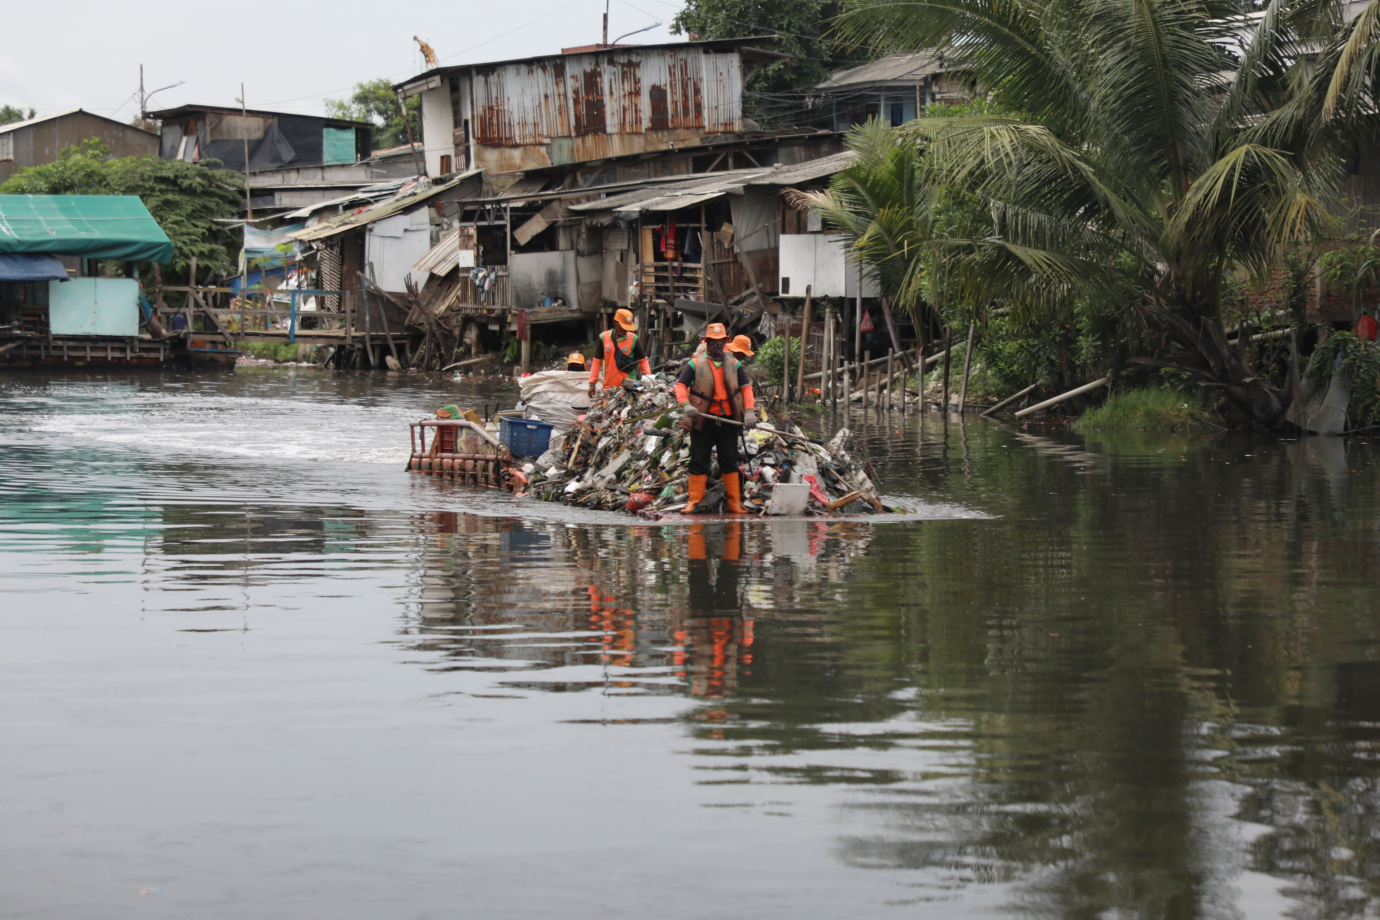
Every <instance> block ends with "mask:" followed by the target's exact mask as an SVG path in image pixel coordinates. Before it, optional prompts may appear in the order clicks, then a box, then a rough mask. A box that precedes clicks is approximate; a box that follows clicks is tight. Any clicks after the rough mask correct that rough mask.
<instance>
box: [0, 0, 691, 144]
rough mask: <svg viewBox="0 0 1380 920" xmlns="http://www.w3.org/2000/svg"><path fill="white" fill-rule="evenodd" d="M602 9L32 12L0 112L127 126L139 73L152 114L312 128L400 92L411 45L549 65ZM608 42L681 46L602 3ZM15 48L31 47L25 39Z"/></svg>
mask: <svg viewBox="0 0 1380 920" xmlns="http://www.w3.org/2000/svg"><path fill="white" fill-rule="evenodd" d="M605 2H606V0H517V2H515V0H459V2H453V3H436V2H420V0H387V2H383V3H379V2H374V3H363V2H359V0H291V2H290V3H283V2H281V0H278V2H272V3H269V2H263V0H244V2H240V3H234V4H223V5H222V4H204V5H203V4H200V3H185V2H182V3H171V2H160V0H125V2H122V3H118V4H112V3H110V2H109V0H101V2H94V0H68V2H63V3H62V4H61V10H60V16H59V19H60V23H59V24H56V26H57V27H56V28H55V23H54V18H53V17H54V12H55V10H54V8H53V7H50V6H48V5H47V4H44V3H18V2H15V3H9V4H6V7H7V8H6V10H5V28H4V33H5V37H4V38H3V39H0V105H4V104H9V105H14V106H21V107H22V108H23V109H24V110H25V111H26V112H27V111H28V109H30V108H33V109H37V110H38V114H40V115H45V114H52V113H54V112H62V111H66V110H68V109H75V108H82V109H86V110H87V111H90V112H95V113H97V114H100V115H105V116H107V117H110V118H115V119H118V120H120V121H129V120H130V119H132V118H133V117H134V116H135V115H137V114H138V110H139V104H138V95H137V94H138V90H139V65H140V64H143V65H144V84H145V89H146V91H148V92H152V91H154V90H156V89H159V88H160V87H163V86H167V85H169V84H175V83H178V82H179V81H186V82H185V83H184V84H183V85H182V86H178V87H176V88H174V89H167V90H163V91H162V92H160V93H158V95H157V96H156V97H154V98H153V99H152V101H151V102H150V103H149V108H150V109H153V110H156V109H161V108H172V107H174V106H178V105H183V104H187V103H194V104H198V105H235V104H237V103H236V102H235V99H236V97H238V96H239V95H240V83H241V82H243V83H244V92H245V97H246V103H247V105H248V106H249V108H252V109H253V108H257V109H271V110H276V111H284V112H298V113H302V114H311V115H320V114H323V113H324V108H323V104H324V103H323V100H325V99H326V98H336V99H340V98H345V97H347V96H348V95H349V94H350V91H351V88H352V87H353V86H354V84H355V83H358V82H361V81H364V80H371V79H374V78H377V77H388V78H390V79H392V80H395V81H396V80H400V79H402V78H404V77H408V76H411V75H412V74H415V73H420V72H421V71H422V70H424V69H425V67H424V66H423V65H422V56H421V54H420V53H419V52H418V50H417V43H416V42H414V41H413V40H412V37H413V36H414V35H416V36H419V37H420V38H422V39H423V40H425V41H427V42H428V43H430V44H431V46H432V47H433V48H434V49H435V50H436V55H437V57H438V58H439V59H440V62H441V63H442V64H443V65H452V64H466V63H476V62H482V61H501V60H506V59H509V58H520V57H532V56H535V55H542V54H555V53H558V52H559V51H560V50H561V48H562V47H570V46H574V45H587V44H593V43H595V42H598V41H599V38H600V28H601V17H602V16H603V13H604V4H605ZM607 2H608V3H609V38H610V39H615V38H617V37H618V36H619V35H621V34H623V33H625V32H631V31H632V30H634V29H640V28H643V27H644V26H650V25H652V24H653V23H655V22H657V21H660V22H662V23H663V24H662V25H661V26H659V27H657V28H655V29H652V30H650V31H648V32H644V33H642V34H639V35H636V36H633V37H631V38H629V39H628V43H630V44H631V43H637V44H654V43H657V42H667V41H683V40H684V38H685V37H684V36H678V35H672V34H671V33H670V29H669V23H670V21H671V19H673V18H674V17H675V15H676V12H677V10H679V9H680V7H681V5H682V4H681V3H679V2H677V0H631V2H629V0H607ZM16 36H39V38H37V39H35V40H31V41H30V40H22V39H17V38H16Z"/></svg>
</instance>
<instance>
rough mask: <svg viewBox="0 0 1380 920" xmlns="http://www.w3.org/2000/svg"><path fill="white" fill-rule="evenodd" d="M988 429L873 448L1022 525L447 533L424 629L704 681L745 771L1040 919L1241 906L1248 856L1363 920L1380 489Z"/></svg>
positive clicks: (428, 544) (478, 649)
mask: <svg viewBox="0 0 1380 920" xmlns="http://www.w3.org/2000/svg"><path fill="white" fill-rule="evenodd" d="M959 434H960V433H959V431H958V430H957V426H951V428H950V431H949V432H948V435H947V437H949V438H951V439H953V440H954V444H955V447H954V449H953V450H947V449H946V448H945V447H944V446H943V445H941V444H940V443H939V439H941V438H943V437H945V435H944V433H943V431H942V429H939V428H937V427H936V428H934V429H932V430H931V431H929V432H928V434H927V437H928V439H929V440H928V441H927V442H926V444H925V445H924V448H923V450H918V449H917V446H918V442H917V441H915V440H914V439H912V440H910V441H909V442H905V441H898V439H896V438H894V437H891V436H890V435H888V436H886V437H885V438H874V439H873V440H872V441H867V440H866V438H865V439H864V443H865V445H866V450H867V452H868V453H869V454H870V455H871V456H872V459H873V462H874V463H875V464H877V466H878V468H879V472H880V475H881V478H882V480H883V481H884V482H895V481H898V480H899V481H902V482H904V481H906V480H905V479H904V477H903V476H900V475H898V473H900V474H905V473H910V472H915V473H918V481H919V482H921V483H923V488H924V492H925V495H926V497H932V498H935V499H939V500H949V501H954V502H958V503H966V504H969V505H976V506H979V507H982V508H984V509H986V510H989V511H991V512H993V513H995V514H997V515H999V516H1000V517H999V518H998V519H997V520H993V521H976V520H960V521H936V522H926V523H918V524H914V525H907V526H904V527H887V528H877V529H875V530H874V529H873V528H871V527H870V526H868V525H856V524H847V523H843V522H832V523H829V524H827V525H826V524H823V523H822V522H820V523H809V522H803V523H802V522H768V523H762V522H754V523H751V524H743V525H741V526H738V527H725V526H724V525H722V524H718V523H712V524H710V523H707V524H704V525H699V526H697V527H696V528H693V529H685V528H672V527H663V528H647V527H635V528H634V527H629V528H617V527H612V528H603V527H601V528H575V527H566V526H561V525H554V524H553V525H538V524H520V523H516V522H512V521H495V520H485V519H458V520H457V521H456V522H455V523H454V526H452V528H451V531H452V532H444V528H433V529H431V530H428V528H429V527H432V525H431V524H430V523H428V522H425V521H419V522H418V530H419V532H420V533H419V536H418V542H419V544H421V545H423V546H424V549H423V550H422V551H421V554H420V556H419V570H420V572H421V575H420V581H421V584H422V586H423V587H422V588H421V591H422V596H421V598H420V600H421V605H420V609H421V612H422V614H423V616H424V617H425V619H424V621H423V622H424V624H425V625H423V626H421V627H417V629H418V631H419V633H421V634H422V636H423V638H422V639H421V641H422V642H423V643H424V644H425V645H426V647H428V648H432V649H435V650H437V651H439V652H441V653H442V654H444V655H445V656H447V657H448V658H449V660H451V661H452V662H453V663H454V665H455V666H457V667H459V666H464V667H484V666H486V663H487V664H492V665H494V666H498V665H500V664H503V663H505V662H506V663H507V664H508V665H512V666H518V665H520V666H522V667H524V668H549V669H560V668H564V667H568V666H573V665H599V666H600V668H601V675H603V676H601V677H600V678H599V679H600V681H602V682H605V683H608V682H612V683H613V685H623V686H634V685H638V686H641V687H642V689H643V690H644V691H651V692H663V693H664V692H675V693H685V692H688V693H690V694H692V695H695V696H697V697H700V698H702V699H704V700H705V706H703V707H701V708H698V709H696V710H694V711H693V713H692V714H690V715H688V716H687V717H686V718H687V721H688V723H689V725H690V726H691V731H692V733H693V734H694V736H695V737H696V738H697V739H700V740H702V741H703V742H704V743H705V744H706V750H713V751H714V752H715V753H718V754H720V755H727V756H728V759H720V760H719V761H717V762H718V763H722V764H724V765H725V767H728V766H730V761H731V766H732V768H734V769H741V768H750V769H751V770H752V771H753V773H754V775H755V776H759V777H762V778H763V780H764V781H776V782H783V783H811V784H817V785H824V786H835V787H843V786H847V787H850V788H851V790H852V792H851V794H850V796H849V798H848V800H847V801H848V803H849V804H848V805H847V807H846V809H845V811H846V812H848V813H849V814H851V815H855V816H856V817H857V823H858V824H859V826H858V827H855V828H854V829H853V832H851V833H849V834H847V835H844V836H841V838H840V840H839V843H838V848H837V852H838V854H839V857H840V858H841V859H842V860H843V861H845V862H847V863H848V864H850V865H853V866H858V867H885V868H891V869H897V870H904V871H906V872H908V873H911V874H912V875H913V876H914V877H915V878H917V879H919V880H920V882H919V884H922V885H935V886H941V887H942V888H944V890H949V888H951V887H953V886H957V887H958V888H962V887H965V886H970V885H975V884H982V883H988V882H992V883H1005V884H1008V885H1010V886H1011V892H1012V893H1011V897H1012V898H1013V899H1014V901H1013V906H1014V907H1015V908H1016V909H1017V910H1018V911H1019V912H1020V913H1022V914H1028V915H1032V916H1050V917H1056V916H1057V917H1100V916H1137V917H1200V916H1219V915H1220V916H1231V915H1232V908H1231V905H1232V903H1233V902H1234V898H1235V897H1236V895H1235V894H1233V887H1232V886H1233V885H1234V884H1236V881H1235V880H1236V879H1237V878H1238V877H1239V874H1240V872H1241V871H1243V870H1255V871H1259V872H1263V873H1267V874H1269V875H1271V876H1274V877H1276V878H1279V879H1283V880H1285V881H1287V883H1288V888H1287V893H1288V894H1289V896H1290V897H1293V898H1295V899H1297V900H1298V901H1299V902H1301V906H1300V907H1299V909H1298V911H1297V912H1298V913H1299V914H1300V915H1312V916H1318V917H1323V916H1354V915H1357V914H1358V913H1360V912H1361V911H1362V910H1363V908H1364V905H1365V904H1366V903H1367V901H1368V899H1369V898H1370V897H1371V888H1372V887H1373V885H1374V884H1375V880H1376V879H1377V878H1380V860H1377V852H1376V846H1375V844H1374V842H1373V841H1372V837H1373V833H1374V832H1373V831H1372V830H1371V828H1372V827H1373V826H1374V817H1375V815H1374V812H1375V810H1376V803H1377V797H1376V792H1377V790H1376V788H1375V782H1374V779H1373V777H1374V770H1373V762H1372V761H1371V760H1370V759H1369V758H1371V757H1373V750H1374V748H1373V745H1375V744H1376V742H1377V741H1378V740H1380V738H1377V735H1380V732H1377V731H1376V730H1375V728H1374V726H1377V725H1380V674H1377V673H1376V671H1375V670H1374V669H1373V668H1372V667H1371V665H1370V661H1371V658H1372V657H1374V654H1373V653H1374V652H1375V651H1376V650H1380V644H1377V640H1380V626H1377V624H1376V622H1375V621H1374V618H1373V616H1370V615H1369V614H1368V613H1367V611H1368V610H1369V607H1368V606H1367V602H1368V601H1370V600H1371V599H1372V598H1373V597H1374V589H1373V588H1372V587H1371V585H1370V580H1371V579H1370V576H1369V575H1367V574H1366V573H1369V572H1374V571H1376V563H1377V561H1380V559H1378V558H1377V557H1380V552H1378V550H1380V545H1378V544H1380V541H1377V538H1376V537H1375V535H1374V533H1373V532H1372V530H1371V529H1370V524H1369V523H1368V522H1369V521H1373V520H1375V519H1376V516H1375V511H1376V510H1377V509H1376V507H1375V506H1376V504H1377V496H1376V495H1374V494H1369V493H1367V494H1356V493H1358V492H1359V490H1356V489H1352V488H1349V487H1348V480H1347V479H1346V478H1345V477H1339V475H1338V473H1337V470H1336V462H1335V461H1336V457H1335V456H1333V455H1332V454H1327V453H1325V452H1322V453H1320V452H1317V451H1313V452H1309V451H1306V450H1303V449H1292V451H1291V452H1289V453H1285V452H1281V451H1278V450H1275V451H1266V450H1264V449H1263V448H1261V447H1259V446H1254V445H1252V444H1251V443H1250V442H1241V443H1236V442H1229V441H1225V440H1223V439H1221V438H1216V439H1197V440H1195V441H1193V442H1187V441H1181V442H1163V441H1153V440H1144V441H1139V442H1137V441H1134V440H1132V441H1122V442H1102V443H1095V444H1091V445H1084V444H1082V443H1081V442H1079V443H1076V444H1075V443H1071V442H1070V443H1065V442H1061V441H1059V440H1057V439H1049V438H1038V437H1033V436H1026V435H1022V437H1021V438H1017V437H1015V436H1014V435H1012V434H1008V433H1005V432H1000V431H997V432H992V431H989V430H986V429H981V430H979V429H975V428H970V429H969V430H968V431H967V433H966V444H960V443H959V440H958V439H959ZM960 448H961V449H960ZM1246 454H1258V456H1250V457H1247V456H1245V455H1246ZM1228 463H1230V465H1228ZM965 469H966V470H968V471H969V472H970V475H964V471H965ZM513 633H516V634H517V635H518V636H520V637H521V642H511V641H510V642H505V641H504V640H503V638H502V636H503V635H511V634H513ZM543 636H549V637H551V638H549V639H544V638H543ZM562 637H563V638H562ZM644 671H647V672H651V671H658V673H660V674H662V675H664V674H666V673H668V672H669V673H670V674H672V675H674V676H679V677H680V678H681V681H682V682H681V683H678V684H674V685H667V684H641V685H639V684H638V681H639V680H640V679H641V674H642V672H644ZM558 673H559V672H558ZM571 673H572V675H574V676H572V679H571V680H570V681H569V682H568V683H558V684H556V685H555V687H556V688H557V689H570V688H580V687H584V686H589V685H590V684H591V683H592V681H591V679H590V678H589V677H588V673H587V671H586V672H583V673H584V676H580V675H579V674H576V673H575V671H574V670H573V669H572V672H571ZM507 679H508V680H512V681H516V682H521V679H522V676H521V674H512V675H510V676H509V677H508V678H507ZM542 686H545V687H551V686H553V685H552V684H551V683H549V682H548V683H544V684H542ZM859 726H865V727H866V730H865V731H864V730H861V729H860V728H859ZM719 740H722V741H723V742H726V743H727V744H726V746H724V745H718V746H714V747H712V748H711V747H710V745H711V744H713V743H715V742H718V741H719ZM1221 788H1230V789H1232V790H1236V792H1234V793H1233V795H1232V796H1226V797H1224V796H1223V795H1222V794H1221V793H1220V791H1219V790H1220V789H1221ZM1242 790H1244V792H1243V791H1242ZM1205 803H1208V804H1205ZM1209 804H1210V805H1211V807H1209ZM1250 822H1255V823H1257V824H1259V825H1262V826H1263V827H1264V828H1266V829H1267V830H1266V831H1265V832H1264V834H1263V836H1259V837H1258V838H1256V839H1254V840H1253V842H1249V843H1248V842H1246V840H1245V836H1244V835H1245V834H1246V831H1245V830H1243V828H1247V827H1249V826H1250Z"/></svg>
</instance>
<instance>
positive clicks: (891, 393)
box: [886, 348, 896, 412]
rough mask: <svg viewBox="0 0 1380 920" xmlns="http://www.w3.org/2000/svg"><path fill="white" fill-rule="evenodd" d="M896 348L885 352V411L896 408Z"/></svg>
mask: <svg viewBox="0 0 1380 920" xmlns="http://www.w3.org/2000/svg"><path fill="white" fill-rule="evenodd" d="M895 390H896V349H894V348H893V349H892V350H891V351H888V352H887V353H886V411H888V412H892V411H894V410H895V409H896V397H895Z"/></svg>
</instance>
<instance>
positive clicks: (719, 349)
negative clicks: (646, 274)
mask: <svg viewBox="0 0 1380 920" xmlns="http://www.w3.org/2000/svg"><path fill="white" fill-rule="evenodd" d="M727 342H728V333H727V332H726V331H725V330H724V325H723V323H710V324H709V328H707V329H706V330H705V333H704V351H702V352H701V351H696V352H695V354H694V355H693V356H692V357H691V358H690V361H689V362H688V363H687V364H686V365H685V369H684V370H682V371H681V372H680V378H679V379H677V380H676V399H677V400H679V402H680V405H681V408H682V409H683V410H684V411H685V418H686V421H687V422H689V425H690V501H689V503H688V504H687V505H686V506H685V509H684V510H685V513H686V514H690V513H692V512H694V511H695V510H696V507H697V506H698V505H699V503H700V500H701V499H703V498H704V490H705V487H706V486H707V485H708V484H709V462H710V455H711V453H713V452H714V451H716V450H717V451H718V454H719V473H720V475H721V476H722V477H723V481H724V490H725V491H726V492H727V493H728V510H729V512H730V513H732V514H744V513H746V511H747V509H745V508H744V507H743V495H742V482H741V479H740V477H739V475H738V431H739V429H738V428H737V427H736V426H734V425H728V424H723V423H720V422H717V421H713V419H715V418H730V419H733V420H734V421H737V422H741V423H742V424H743V425H744V426H746V427H748V428H751V427H753V426H754V425H756V424H757V412H756V411H755V407H756V401H755V400H754V398H753V395H752V378H751V377H749V376H748V373H747V371H746V370H744V369H743V366H742V364H740V363H739V362H738V358H737V357H736V356H735V355H734V354H733V353H732V352H730V351H728V350H727V349H726V348H725V347H724V346H725V345H726V344H727Z"/></svg>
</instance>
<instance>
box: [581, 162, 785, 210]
mask: <svg viewBox="0 0 1380 920" xmlns="http://www.w3.org/2000/svg"><path fill="white" fill-rule="evenodd" d="M767 172H770V170H767V169H735V170H733V171H732V172H717V173H709V174H708V175H704V176H700V177H698V178H695V179H686V180H684V181H681V182H673V183H666V184H661V185H654V186H650V187H644V188H639V189H634V190H633V191H631V192H623V193H622V194H620V195H610V196H609V197H608V198H600V199H598V200H597V201H586V202H583V203H581V204H572V205H570V210H571V211H581V212H590V211H623V212H634V213H635V212H637V211H675V210H679V209H680V208H688V207H690V206H691V205H696V204H700V203H701V202H705V201H710V200H712V199H714V198H718V197H719V196H720V195H728V194H733V193H741V192H742V191H743V188H744V186H746V185H747V184H748V182H749V181H750V180H752V179H753V178H755V177H757V176H760V175H762V174H763V173H767Z"/></svg>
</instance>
